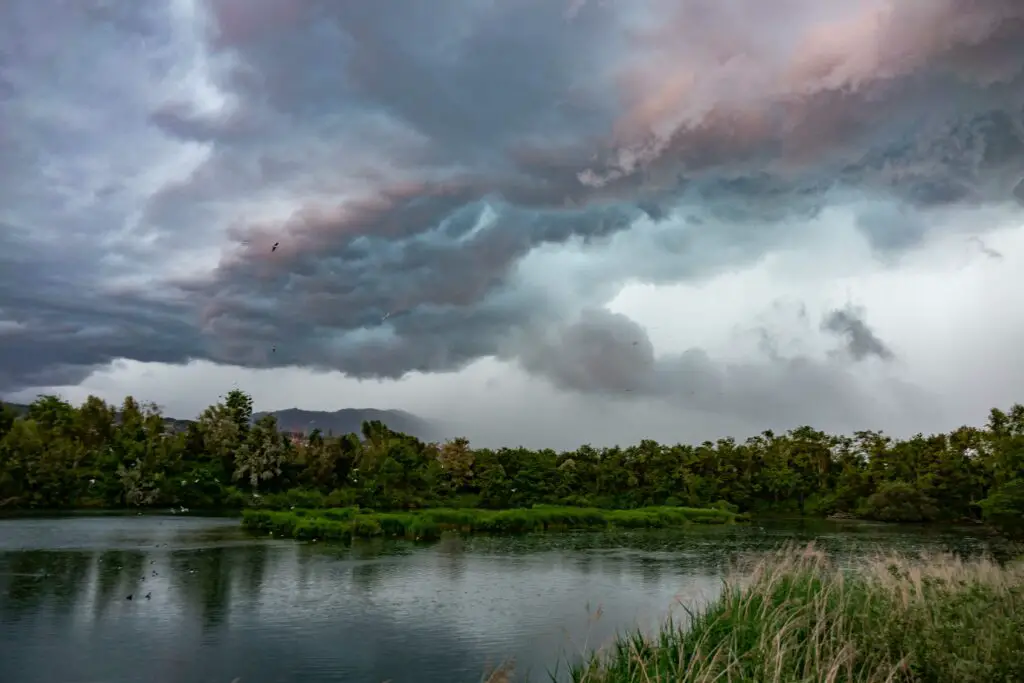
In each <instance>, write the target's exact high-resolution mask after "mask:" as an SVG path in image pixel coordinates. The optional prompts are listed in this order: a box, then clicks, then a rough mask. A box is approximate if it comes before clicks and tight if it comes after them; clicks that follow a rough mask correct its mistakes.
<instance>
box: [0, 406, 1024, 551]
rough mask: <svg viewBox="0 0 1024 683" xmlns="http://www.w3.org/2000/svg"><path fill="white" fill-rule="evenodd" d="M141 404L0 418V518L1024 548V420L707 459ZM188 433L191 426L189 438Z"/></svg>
mask: <svg viewBox="0 0 1024 683" xmlns="http://www.w3.org/2000/svg"><path fill="white" fill-rule="evenodd" d="M174 424H175V423H172V422H169V421H165V420H164V419H163V418H162V417H161V415H160V412H159V410H158V409H157V408H156V406H153V405H140V404H139V403H137V402H136V401H135V400H134V399H132V398H131V397H128V398H126V399H125V400H124V401H123V402H122V404H121V405H120V406H119V407H114V406H111V405H108V404H106V403H104V402H103V401H101V400H100V399H98V398H95V397H90V398H89V399H88V400H86V401H85V403H84V404H82V405H81V406H78V407H75V406H72V405H70V404H68V403H67V402H65V401H63V400H61V399H60V398H58V397H56V396H40V397H39V398H38V400H36V401H35V402H34V403H33V404H32V405H31V406H29V408H28V410H27V411H26V412H25V414H24V415H20V416H19V415H18V414H17V413H16V412H14V411H12V410H10V409H9V408H7V407H6V406H3V405H2V404H0V507H8V508H88V507H97V508H99V507H107V508H110V507H121V506H185V507H191V508H196V509H200V508H217V507H242V506H251V507H261V508H278V509H284V508H291V507H299V508H327V507H350V506H361V507H363V508H371V509H374V510H382V511H400V510H416V509H424V508H437V507H444V508H477V507H479V508H483V509H492V510H497V509H509V508H530V507H533V506H535V505H560V506H571V507H577V508H601V509H626V510H629V509H637V508H649V507H658V506H668V507H683V506H687V507H692V508H709V507H716V508H718V509H722V510H733V511H740V512H754V513H805V514H819V515H829V514H846V515H857V516H864V517H869V518H874V519H879V520H892V521H933V520H936V521H949V520H962V519H974V520H985V521H988V522H991V523H992V524H995V525H998V526H1000V527H1001V528H1003V529H1005V530H1007V531H1015V532H1021V531H1022V530H1024V529H1022V527H1024V524H1022V523H1021V522H1022V514H1024V406H1020V405H1016V406H1014V407H1013V408H1011V409H1010V410H1009V411H1008V412H1003V411H1001V410H993V411H992V412H991V415H990V418H989V421H988V424H987V425H986V426H985V428H982V429H978V428H972V427H961V428H959V429H956V430H954V431H953V432H951V433H949V434H934V435H930V436H925V435H920V434H919V435H917V436H914V437H911V438H909V439H904V440H897V439H893V438H891V437H889V436H886V435H884V434H882V433H880V432H857V433H855V434H854V435H852V436H833V435H828V434H825V433H823V432H820V431H817V430H814V429H812V428H810V427H801V428H799V429H794V430H792V431H790V432H788V433H786V434H776V433H774V432H771V431H766V432H764V433H762V434H759V435H757V436H754V437H751V438H749V439H747V440H746V441H742V442H741V441H737V440H735V439H731V438H725V439H720V440H718V441H717V442H704V443H702V444H699V445H684V444H676V445H667V444H659V443H656V442H654V441H650V440H645V441H642V442H640V443H639V444H637V445H634V446H630V447H625V448H623V447H611V448H594V447H591V446H589V445H585V446H581V447H580V448H578V449H576V450H574V451H570V452H556V451H553V450H550V449H542V450H530V449H526V448H500V449H487V448H472V447H471V446H470V444H469V442H468V441H467V440H465V439H453V440H451V441H448V442H446V443H442V444H436V443H423V442H422V441H420V440H418V439H416V438H414V437H411V436H408V435H405V434H401V433H398V432H394V431H392V430H390V429H388V428H387V426H385V425H384V424H381V423H380V422H366V423H364V424H363V426H362V430H361V433H360V434H344V435H324V434H321V433H320V432H319V431H313V433H311V434H309V435H302V436H296V435H292V434H286V433H283V432H281V431H280V430H279V429H278V427H277V425H276V423H275V421H274V418H273V417H272V416H265V417H262V418H260V419H259V420H257V421H255V422H254V421H253V406H252V399H251V398H250V397H249V396H248V395H246V394H245V393H244V392H241V391H238V390H235V391H231V392H229V393H228V394H227V396H226V397H225V398H224V400H223V401H221V402H219V403H217V404H215V405H212V406H210V407H209V408H207V409H206V410H204V411H203V413H202V414H201V415H200V416H199V417H198V419H197V420H196V421H195V422H193V423H187V428H186V429H173V428H172V427H173V425H174ZM178 424H180V423H178Z"/></svg>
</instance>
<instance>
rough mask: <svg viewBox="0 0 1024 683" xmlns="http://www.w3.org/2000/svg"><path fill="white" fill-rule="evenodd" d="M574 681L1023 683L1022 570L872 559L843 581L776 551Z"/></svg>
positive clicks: (789, 552)
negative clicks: (684, 615)
mask: <svg viewBox="0 0 1024 683" xmlns="http://www.w3.org/2000/svg"><path fill="white" fill-rule="evenodd" d="M571 678H572V680H573V681H574V682H575V683H634V682H635V683H641V682H642V683H662V682H666V683H667V682H668V681H673V682H676V681H678V682H681V683H684V682H687V681H722V682H723V683H728V682H731V681H765V682H766V683H768V682H778V683H783V682H785V683H800V682H806V683H812V682H813V683H817V682H818V681H835V682H837V683H839V682H842V683H874V682H878V683H882V682H883V681H906V682H911V681H921V682H925V681H929V682H930V681H936V682H937V681H963V682H964V683H974V682H977V683H988V682H989V681H1020V680H1024V565H1021V564H1015V565H1010V566H1004V567H1000V566H997V565H995V564H993V563H991V562H989V561H986V560H978V561H975V562H972V563H967V564H965V563H963V562H961V561H959V560H957V559H956V558H954V557H952V556H933V557H930V558H924V559H923V560H919V561H910V560H907V559H904V558H896V557H880V558H876V559H873V560H871V561H868V562H866V563H865V564H864V565H863V566H861V567H858V568H857V569H856V570H855V571H854V572H853V573H852V574H851V573H846V572H841V571H840V570H839V569H838V568H836V567H835V566H834V565H833V564H832V563H830V562H829V561H828V560H827V559H826V558H825V556H824V555H823V554H821V553H818V552H816V551H814V550H813V548H808V549H807V550H805V551H802V552H801V551H797V550H794V549H786V550H783V551H780V552H779V553H777V554H776V555H775V556H774V557H769V559H768V560H766V561H763V562H762V564H760V565H759V566H757V567H755V568H754V570H753V572H752V575H749V576H746V577H744V580H742V581H733V582H730V583H728V584H727V586H726V589H725V591H724V593H723V595H722V596H721V597H720V598H719V599H718V600H717V601H715V602H712V603H711V604H710V605H709V606H707V607H706V608H705V609H704V610H703V611H701V612H699V613H697V614H693V615H692V623H690V624H687V625H683V624H672V623H670V624H668V625H667V626H666V627H665V628H664V629H662V630H661V631H660V632H659V633H658V634H656V635H655V636H654V637H646V636H644V635H643V634H639V633H637V634H632V635H625V636H623V637H621V638H620V639H618V640H617V641H615V643H613V645H612V647H611V648H610V649H609V650H608V651H606V652H604V653H601V654H598V655H591V656H590V658H589V659H587V660H585V661H584V662H583V663H582V664H581V665H577V666H575V667H574V668H572V670H571Z"/></svg>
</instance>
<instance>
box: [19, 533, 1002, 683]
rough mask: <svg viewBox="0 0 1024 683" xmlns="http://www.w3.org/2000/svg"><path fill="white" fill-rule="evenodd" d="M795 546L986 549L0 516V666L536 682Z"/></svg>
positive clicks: (859, 537) (945, 540)
mask: <svg viewBox="0 0 1024 683" xmlns="http://www.w3.org/2000/svg"><path fill="white" fill-rule="evenodd" d="M812 540H813V541H815V542H816V543H817V545H818V546H819V547H823V548H826V549H828V550H830V551H833V552H835V553H837V554H839V555H841V556H845V557H856V556H858V555H861V554H864V553H868V552H872V551H875V550H878V549H882V550H898V551H904V552H917V551H922V550H952V551H955V552H959V553H962V554H966V555H971V554H976V553H980V552H985V551H989V552H996V553H997V554H998V551H999V548H992V547H989V545H988V543H989V542H990V541H991V539H989V538H988V537H986V536H984V535H983V534H982V533H981V532H978V531H974V530H950V529H946V530H941V531H936V530H929V529H924V528H913V527H895V526H886V525H875V524H864V523H838V522H837V523H826V522H815V523H793V522H790V523H781V522H780V523H765V522H762V523H758V524H755V525H751V526H749V527H691V528H689V529H686V530H680V531H672V532H637V533H633V532H630V533H603V534H602V533H566V534H551V535H533V536H525V537H512V538H509V537H505V538H498V537H474V538H466V539H460V538H446V539H444V540H442V541H440V542H437V543H434V544H429V545H417V544H412V543H405V542H395V541H381V542H365V543H357V544H356V545H354V546H352V547H341V546H330V545H325V544H322V543H321V544H315V543H308V544H307V543H298V542H292V541H286V540H275V539H272V538H254V537H252V536H250V535H247V534H246V533H245V532H244V531H242V530H241V529H240V528H239V524H238V520H236V519H230V518H215V517H185V516H180V515H177V516H171V515H167V516H150V515H146V516H114V515H102V516H72V517H63V518H53V517H49V518H43V517H29V518H25V517H23V518H15V519H0V662H2V664H0V668H2V672H3V675H2V679H3V681H5V682H6V681H10V682H11V683H122V682H135V681H139V682H145V683H178V682H181V683H206V682H209V683H232V682H234V683H285V682H289V683H290V682H295V683H326V682H328V681H346V682H351V683H363V682H365V683H383V682H384V681H391V682H392V683H406V682H408V683H462V682H466V683H471V682H475V681H479V680H480V678H481V674H482V673H483V671H484V670H485V669H486V668H487V666H488V665H495V664H499V663H501V662H502V661H503V660H505V659H506V658H513V659H514V660H515V662H516V671H517V680H522V678H523V676H524V675H526V674H529V675H530V677H531V680H537V681H547V680H549V678H548V676H547V672H548V671H553V670H554V668H555V666H556V665H557V664H558V662H559V660H560V658H561V657H562V656H564V655H566V654H568V655H570V656H571V655H572V654H573V653H578V652H579V651H580V650H581V648H586V647H588V646H589V647H593V646H597V645H600V644H602V643H606V642H607V641H608V640H609V639H611V638H612V637H613V636H614V634H615V633H616V632H617V631H620V630H623V629H627V628H632V627H636V626H639V627H641V628H645V629H650V628H653V627H656V626H657V625H658V624H659V623H661V622H662V621H663V620H664V619H665V618H666V617H667V616H668V615H669V614H670V612H671V613H675V611H674V610H680V609H681V608H680V607H679V605H680V604H682V605H687V606H691V607H692V606H695V605H700V604H701V603H702V602H705V601H707V600H708V599H711V598H713V597H715V596H716V595H717V594H718V592H719V591H720V589H721V579H722V577H723V576H724V573H725V571H726V569H727V566H728V564H729V562H730V560H732V559H733V558H735V557H737V556H738V555H739V554H741V553H744V552H748V551H757V550H765V549H771V548H773V547H776V546H778V545H779V544H781V543H783V542H786V541H797V542H809V541H812ZM129 595H130V596H131V598H132V599H130V600H129V599H127V598H128V596H129ZM562 668H563V669H564V664H563V667H562Z"/></svg>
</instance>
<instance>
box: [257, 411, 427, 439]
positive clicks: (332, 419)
mask: <svg viewBox="0 0 1024 683" xmlns="http://www.w3.org/2000/svg"><path fill="white" fill-rule="evenodd" d="M267 414H268V413H267V412H261V413H255V414H254V415H253V419H259V418H260V417H262V416H264V415H267ZM269 414H270V415H273V416H274V417H276V418H277V425H278V427H279V428H281V429H283V430H286V431H289V432H301V433H303V434H309V433H310V432H311V431H313V430H314V429H319V430H320V431H321V432H323V433H324V434H327V433H328V432H332V433H334V435H335V436H337V435H339V434H348V433H349V432H355V433H356V434H358V433H359V432H360V430H361V429H362V425H363V422H369V421H372V420H380V421H381V422H383V423H384V424H385V425H387V426H388V427H389V428H390V429H393V430H394V431H396V432H403V433H405V434H409V435H411V436H415V437H417V438H419V439H422V440H424V441H434V440H437V439H439V438H440V436H439V434H438V431H439V430H438V429H437V426H436V425H433V424H431V423H430V422H428V421H426V420H424V419H422V418H419V417H417V416H415V415H413V414H411V413H407V412H405V411H403V410H374V409H372V408H367V409H362V410H361V409H358V408H344V409H342V410H335V411H334V412H326V411H320V410H300V409H299V408H288V409H287V410H275V411H272V412H269Z"/></svg>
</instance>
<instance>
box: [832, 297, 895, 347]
mask: <svg viewBox="0 0 1024 683" xmlns="http://www.w3.org/2000/svg"><path fill="white" fill-rule="evenodd" d="M863 316H864V311H863V310H861V309H858V308H855V307H853V306H847V307H846V308H843V309H838V310H834V311H831V312H830V313H829V314H828V315H826V316H825V319H824V320H822V321H821V329H823V330H825V331H827V332H831V333H833V334H835V335H838V336H841V337H842V338H843V340H844V342H845V350H846V351H847V353H849V354H850V356H852V357H853V358H854V360H864V359H865V358H868V357H871V356H874V357H875V358H880V359H882V360H892V359H893V358H895V355H894V354H893V352H892V350H891V349H890V348H889V347H888V346H886V344H885V342H883V341H882V340H881V339H879V338H878V335H876V334H875V332H874V331H873V330H872V329H871V328H870V327H869V326H868V324H867V323H866V322H864V317H863Z"/></svg>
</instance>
